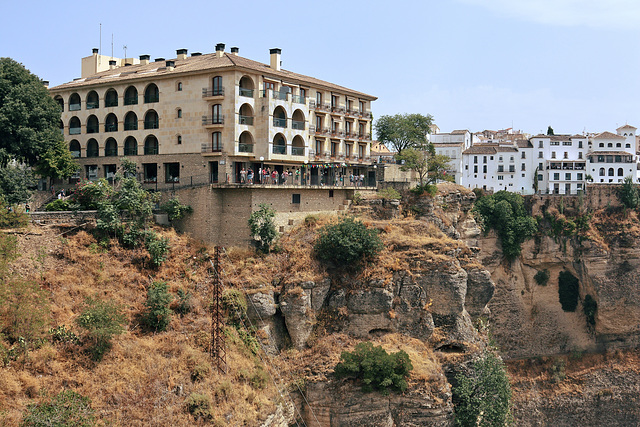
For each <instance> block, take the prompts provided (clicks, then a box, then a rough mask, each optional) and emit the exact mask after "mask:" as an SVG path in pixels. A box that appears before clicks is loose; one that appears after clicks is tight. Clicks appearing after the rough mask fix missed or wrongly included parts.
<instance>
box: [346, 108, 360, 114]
mask: <svg viewBox="0 0 640 427" xmlns="http://www.w3.org/2000/svg"><path fill="white" fill-rule="evenodd" d="M346 114H347V115H349V116H358V115H360V112H359V111H358V110H351V109H349V108H347V111H346Z"/></svg>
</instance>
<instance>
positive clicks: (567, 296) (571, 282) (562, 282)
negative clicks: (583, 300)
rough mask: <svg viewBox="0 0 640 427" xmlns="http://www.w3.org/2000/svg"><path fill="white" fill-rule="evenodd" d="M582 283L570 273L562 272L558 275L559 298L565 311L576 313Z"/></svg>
mask: <svg viewBox="0 0 640 427" xmlns="http://www.w3.org/2000/svg"><path fill="white" fill-rule="evenodd" d="M579 291H580V282H579V281H578V278H577V277H575V276H574V275H573V274H571V273H570V272H568V271H561V272H560V274H559V275H558V297H559V298H560V305H561V306H562V309H563V310H564V311H576V307H578V299H579V296H580V295H579Z"/></svg>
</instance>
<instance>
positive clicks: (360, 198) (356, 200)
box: [351, 191, 364, 206]
mask: <svg viewBox="0 0 640 427" xmlns="http://www.w3.org/2000/svg"><path fill="white" fill-rule="evenodd" d="M363 201H364V196H362V193H360V192H359V191H356V192H355V193H353V197H352V199H351V202H352V203H353V204H354V205H356V206H357V205H360V204H362V202H363Z"/></svg>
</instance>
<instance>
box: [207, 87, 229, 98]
mask: <svg viewBox="0 0 640 427" xmlns="http://www.w3.org/2000/svg"><path fill="white" fill-rule="evenodd" d="M210 96H224V88H223V87H216V88H213V89H208V88H206V87H203V88H202V97H203V98H207V97H210Z"/></svg>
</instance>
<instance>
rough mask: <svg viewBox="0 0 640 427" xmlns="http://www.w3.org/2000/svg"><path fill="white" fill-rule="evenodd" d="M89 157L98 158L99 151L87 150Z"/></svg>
mask: <svg viewBox="0 0 640 427" xmlns="http://www.w3.org/2000/svg"><path fill="white" fill-rule="evenodd" d="M87 157H98V150H87Z"/></svg>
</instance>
